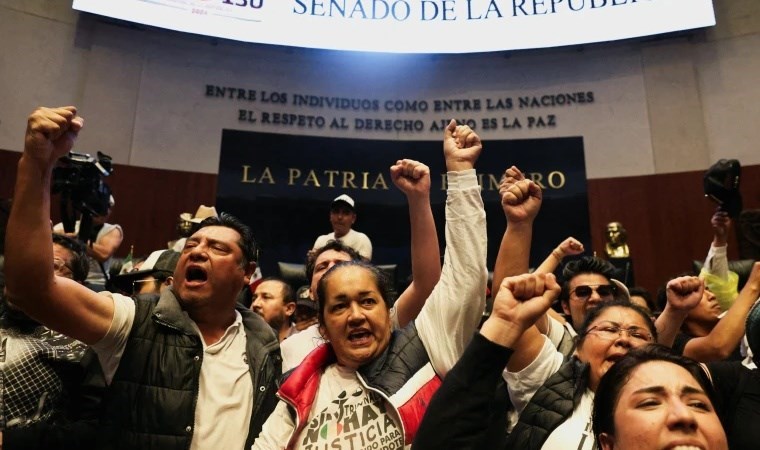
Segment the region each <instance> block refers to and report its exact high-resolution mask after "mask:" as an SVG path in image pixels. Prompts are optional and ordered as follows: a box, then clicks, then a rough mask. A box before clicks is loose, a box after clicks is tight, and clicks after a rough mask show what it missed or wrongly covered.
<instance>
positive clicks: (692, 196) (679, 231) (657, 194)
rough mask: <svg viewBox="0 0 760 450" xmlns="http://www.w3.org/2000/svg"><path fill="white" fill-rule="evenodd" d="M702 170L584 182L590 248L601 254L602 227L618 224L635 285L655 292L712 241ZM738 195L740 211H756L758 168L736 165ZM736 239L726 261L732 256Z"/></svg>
mask: <svg viewBox="0 0 760 450" xmlns="http://www.w3.org/2000/svg"><path fill="white" fill-rule="evenodd" d="M702 175H703V172H701V171H699V172H683V173H674V174H661V175H648V176H639V177H625V178H606V179H596V180H589V181H588V195H589V211H590V219H589V221H590V224H591V236H592V241H593V243H592V245H593V249H594V250H595V251H596V252H597V253H598V254H603V253H604V242H605V237H604V230H605V227H606V225H607V223H609V222H612V221H619V222H622V223H623V225H624V226H625V228H626V230H627V231H628V244H629V246H630V249H631V256H632V258H633V264H634V273H635V279H636V282H637V284H639V285H641V286H644V287H646V288H647V289H650V290H655V289H656V288H657V287H658V286H659V285H660V284H662V283H664V281H666V279H667V278H668V277H669V276H672V275H676V274H678V273H680V272H684V271H688V270H690V269H691V261H692V260H694V259H704V257H705V256H706V254H707V251H708V249H709V246H710V241H711V240H712V228H711V227H710V217H711V216H712V213H713V212H714V211H715V207H716V206H715V204H714V203H713V202H711V201H710V200H708V199H706V198H705V197H704V193H703V189H702ZM741 191H742V193H743V196H744V207H745V208H746V209H756V208H760V166H747V167H742V178H741ZM737 255H738V252H737V249H736V236H735V234H732V236H731V238H730V240H729V258H731V259H735V258H737Z"/></svg>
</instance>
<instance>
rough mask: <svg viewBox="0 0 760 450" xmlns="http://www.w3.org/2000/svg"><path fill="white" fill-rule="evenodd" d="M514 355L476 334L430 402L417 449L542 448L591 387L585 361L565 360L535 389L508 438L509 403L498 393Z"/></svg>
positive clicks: (416, 444)
mask: <svg viewBox="0 0 760 450" xmlns="http://www.w3.org/2000/svg"><path fill="white" fill-rule="evenodd" d="M511 356H512V350H511V349H508V348H505V347H502V346H500V345H498V344H494V343H493V342H491V341H489V340H488V339H486V338H485V337H483V336H482V335H481V334H479V333H477V334H475V337H474V338H473V340H472V341H471V342H470V344H469V345H468V346H467V349H466V350H465V352H464V354H463V355H462V358H461V359H460V360H459V361H458V362H457V364H456V365H455V366H454V368H453V369H451V371H450V372H449V373H448V375H447V376H446V379H445V380H444V382H443V385H442V386H441V388H440V389H439V390H438V392H437V393H436V395H435V396H434V397H433V399H432V401H431V402H430V405H429V407H428V410H427V413H426V415H425V418H424V419H423V421H422V424H421V425H420V428H419V431H418V432H417V437H416V439H415V441H414V445H413V446H412V448H413V449H414V450H428V449H430V450H432V449H436V450H438V449H452V450H454V449H473V450H474V449H482V448H488V449H495V450H499V449H520V450H540V448H541V446H542V445H543V443H544V442H545V441H546V438H547V437H548V436H549V434H551V432H552V431H553V430H554V429H555V428H557V426H559V425H560V424H561V423H562V422H564V421H565V420H566V419H567V418H568V417H570V415H571V414H572V412H573V410H574V409H575V407H576V406H577V404H578V403H579V402H580V398H581V394H582V393H583V392H584V390H585V387H584V386H582V383H579V382H578V380H585V379H586V376H585V374H584V373H583V371H584V370H586V369H585V365H583V364H581V363H580V362H578V361H577V359H572V360H571V361H569V362H567V363H565V364H563V365H562V367H560V370H559V371H557V373H555V374H554V375H552V376H551V377H549V379H548V380H546V382H545V383H544V385H543V386H541V388H539V390H538V391H537V392H536V393H535V395H534V396H533V398H532V399H531V400H530V402H529V403H528V405H527V406H526V407H525V410H524V411H523V413H522V414H521V415H520V420H519V422H518V423H517V425H516V426H515V428H514V430H512V433H511V434H509V436H507V430H506V429H507V417H506V415H507V407H508V403H505V402H504V401H500V398H501V397H500V395H498V393H499V392H501V390H502V389H503V379H502V376H501V374H502V371H503V370H504V367H505V366H506V365H507V362H508V361H509V358H510V357H511ZM495 391H496V393H497V395H495Z"/></svg>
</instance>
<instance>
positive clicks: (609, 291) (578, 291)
mask: <svg viewBox="0 0 760 450" xmlns="http://www.w3.org/2000/svg"><path fill="white" fill-rule="evenodd" d="M592 292H596V293H597V294H599V297H611V296H613V295H615V286H613V285H611V284H591V285H583V286H577V287H576V288H575V289H573V290H572V291H570V294H575V296H576V297H578V298H579V299H580V300H587V299H588V298H589V297H591V293H592Z"/></svg>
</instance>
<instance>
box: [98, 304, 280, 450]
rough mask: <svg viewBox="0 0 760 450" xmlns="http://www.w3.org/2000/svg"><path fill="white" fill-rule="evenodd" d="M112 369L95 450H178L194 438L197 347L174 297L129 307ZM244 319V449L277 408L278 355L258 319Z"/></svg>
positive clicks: (251, 315)
mask: <svg viewBox="0 0 760 450" xmlns="http://www.w3.org/2000/svg"><path fill="white" fill-rule="evenodd" d="M135 304H136V311H135V321H134V324H133V325H132V330H131V332H130V335H129V338H128V341H127V345H126V348H125V350H124V354H123V356H122V358H121V361H120V363H119V368H118V369H117V371H116V374H115V375H114V378H113V381H112V382H111V385H110V388H109V389H108V390H107V395H106V401H105V404H104V416H103V422H104V423H105V426H106V429H105V430H103V431H102V433H101V437H102V438H103V439H101V441H102V442H101V443H100V447H101V448H108V449H111V448H113V449H116V448H118V449H161V450H172V449H177V450H185V449H189V448H190V441H191V439H192V436H193V429H194V420H195V407H196V401H197V397H198V382H199V377H200V368H201V363H202V361H203V344H202V342H201V338H200V336H199V335H198V334H197V332H196V331H195V330H194V329H193V327H192V324H191V322H190V320H189V319H188V318H187V316H186V315H185V314H184V313H183V312H182V310H181V308H180V305H179V303H178V302H177V299H176V298H175V297H174V293H173V292H172V291H171V290H166V291H165V292H164V293H163V294H162V295H161V297H160V299H159V298H158V296H157V295H156V296H151V297H148V298H145V297H143V298H141V299H139V300H136V302H135ZM238 311H239V312H240V314H241V315H242V317H243V328H244V330H245V334H246V347H247V357H248V364H249V366H250V374H251V379H252V380H253V391H254V395H255V398H254V405H253V412H252V416H251V422H250V424H249V425H248V427H247V430H246V427H245V425H244V424H241V433H243V432H247V433H248V436H247V440H246V446H245V448H250V446H251V444H252V443H253V441H254V439H256V437H257V436H258V434H259V432H260V431H261V427H262V425H263V424H264V421H265V420H266V419H267V418H268V417H269V414H270V413H271V412H272V411H273V410H274V407H275V405H276V404H277V398H276V396H275V394H276V392H277V387H278V386H277V380H278V378H279V376H280V371H281V358H280V349H279V343H278V342H277V338H276V336H275V335H274V332H273V331H272V329H271V327H269V325H267V324H266V322H264V320H263V319H262V318H261V317H259V316H258V315H257V314H254V313H253V312H251V311H249V310H247V309H244V308H242V307H241V308H238Z"/></svg>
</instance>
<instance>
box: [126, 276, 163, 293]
mask: <svg viewBox="0 0 760 450" xmlns="http://www.w3.org/2000/svg"><path fill="white" fill-rule="evenodd" d="M156 281H157V280H156V279H155V278H153V277H148V278H143V279H141V280H135V281H133V282H132V293H135V292H140V291H141V290H142V288H143V286H145V283H154V284H155V283H156Z"/></svg>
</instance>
